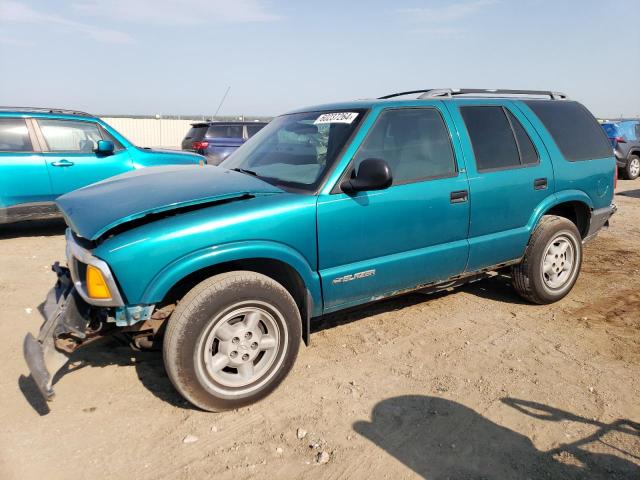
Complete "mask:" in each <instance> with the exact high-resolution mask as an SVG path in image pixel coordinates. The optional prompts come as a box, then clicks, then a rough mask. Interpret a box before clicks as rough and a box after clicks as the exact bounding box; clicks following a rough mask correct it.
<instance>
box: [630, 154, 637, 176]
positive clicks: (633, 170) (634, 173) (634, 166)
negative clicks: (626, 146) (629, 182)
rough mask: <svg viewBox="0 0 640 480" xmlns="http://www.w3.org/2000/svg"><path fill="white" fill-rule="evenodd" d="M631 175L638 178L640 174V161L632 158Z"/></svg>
mask: <svg viewBox="0 0 640 480" xmlns="http://www.w3.org/2000/svg"><path fill="white" fill-rule="evenodd" d="M629 173H631V176H633V177H636V176H638V175H639V174H640V159H637V158H632V159H631V162H630V163H629Z"/></svg>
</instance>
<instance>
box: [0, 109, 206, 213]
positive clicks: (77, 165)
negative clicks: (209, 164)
mask: <svg viewBox="0 0 640 480" xmlns="http://www.w3.org/2000/svg"><path fill="white" fill-rule="evenodd" d="M203 162H204V158H203V157H201V156H199V155H195V154H189V153H183V152H179V151H159V150H150V149H146V148H138V147H136V146H135V145H133V144H132V143H131V142H129V141H128V140H127V139H126V138H124V137H123V136H122V135H120V134H119V133H118V132H116V131H115V130H114V129H113V128H111V127H110V126H109V125H107V124H106V123H105V122H103V121H102V120H100V119H99V118H97V117H94V116H93V115H90V114H88V113H84V112H77V111H73V110H58V109H44V108H15V107H0V224H2V223H8V222H16V221H21V220H33V219H38V218H46V217H51V216H57V215H59V212H58V209H57V208H56V205H55V203H54V201H55V199H56V198H57V197H59V196H60V195H63V194H65V193H67V192H70V191H72V190H76V189H78V188H81V187H84V186H86V185H89V184H91V183H94V182H99V181H101V180H104V179H106V178H109V177H112V176H114V175H118V174H120V173H124V172H129V171H132V170H136V169H139V168H142V167H150V166H155V165H170V164H181V165H195V164H198V163H203Z"/></svg>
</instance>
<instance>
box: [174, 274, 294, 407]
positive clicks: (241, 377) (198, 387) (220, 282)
mask: <svg viewBox="0 0 640 480" xmlns="http://www.w3.org/2000/svg"><path fill="white" fill-rule="evenodd" d="M300 338H301V321H300V313H299V311H298V307H297V306H296V303H295V301H294V299H293V298H292V297H291V294H289V292H288V291H287V290H286V289H285V288H284V287H283V286H282V285H280V284H279V283H277V282H276V281H274V280H273V279H271V278H269V277H267V276H265V275H261V274H258V273H255V272H244V271H240V272H230V273H224V274H221V275H216V276H214V277H212V278H210V279H208V280H205V281H204V282H202V283H200V284H199V285H197V286H196V287H194V288H193V289H192V290H191V291H190V292H189V293H188V294H187V295H186V296H185V297H184V299H183V300H182V301H181V302H180V304H179V305H178V307H177V308H176V310H175V311H174V313H173V315H172V316H171V318H170V319H169V323H168V325H167V330H166V333H165V338H164V343H163V353H164V363H165V367H166V369H167V373H168V375H169V378H170V379H171V382H172V383H173V385H174V386H175V387H176V389H177V390H178V391H179V392H180V393H181V394H182V396H183V397H184V398H186V399H187V400H189V401H190V402H191V403H193V404H194V405H196V406H197V407H199V408H202V409H203V410H209V411H222V410H229V409H234V408H238V407H241V406H244V405H248V404H250V403H254V402H256V401H258V400H260V399H262V398H264V397H266V396H267V395H268V394H269V393H271V392H272V391H273V390H274V389H275V388H276V387H277V386H278V385H279V384H280V382H282V380H283V379H284V378H285V377H286V375H287V373H288V372H289V371H290V370H291V367H292V366H293V363H294V361H295V359H296V356H297V354H298V349H299V346H300Z"/></svg>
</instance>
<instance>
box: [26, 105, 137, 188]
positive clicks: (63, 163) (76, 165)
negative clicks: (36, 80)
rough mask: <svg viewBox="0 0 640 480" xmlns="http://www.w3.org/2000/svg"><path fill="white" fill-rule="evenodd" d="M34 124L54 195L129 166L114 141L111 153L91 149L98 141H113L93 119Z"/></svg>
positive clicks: (116, 172) (115, 173)
mask: <svg viewBox="0 0 640 480" xmlns="http://www.w3.org/2000/svg"><path fill="white" fill-rule="evenodd" d="M36 123H37V125H38V127H39V132H40V135H39V136H40V138H41V139H42V142H41V143H43V150H44V151H43V153H42V155H43V157H44V159H45V163H46V165H47V170H48V172H49V177H50V178H51V188H52V193H53V195H54V196H55V197H57V196H59V195H62V194H64V193H67V192H70V191H72V190H76V189H77V188H81V187H84V186H86V185H89V184H91V183H95V182H99V181H100V180H104V179H105V178H109V177H113V176H114V175H118V174H120V173H124V172H128V171H130V170H132V169H133V163H132V161H131V158H130V156H129V153H128V152H127V151H126V149H125V148H123V146H122V145H120V144H119V143H118V142H117V141H116V142H114V146H115V150H114V152H113V154H112V155H98V154H96V153H95V152H94V150H95V148H96V147H97V144H98V140H103V139H104V140H112V141H113V140H114V139H113V138H112V137H110V136H108V135H107V133H106V132H105V131H104V130H103V129H102V128H101V127H100V126H99V125H98V124H97V123H96V122H92V121H82V120H61V119H50V118H39V119H38V120H37V121H36Z"/></svg>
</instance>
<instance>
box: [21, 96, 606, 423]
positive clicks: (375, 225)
mask: <svg viewBox="0 0 640 480" xmlns="http://www.w3.org/2000/svg"><path fill="white" fill-rule="evenodd" d="M405 93H406V92H405ZM408 93H411V94H413V96H414V97H415V95H416V94H419V95H420V96H419V97H418V98H406V95H404V94H393V95H387V96H385V97H381V98H380V99H377V100H367V101H356V102H347V103H336V104H330V105H321V106H315V107H310V108H305V109H300V110H297V111H294V112H291V113H288V114H286V115H282V116H279V117H277V118H275V119H274V120H273V121H272V122H271V123H269V125H267V126H266V127H265V128H264V130H263V131H262V132H260V134H259V135H257V136H255V137H254V138H252V139H251V140H249V141H248V142H247V143H246V144H245V145H244V146H243V147H242V148H240V149H239V150H238V151H237V152H236V153H235V154H233V155H232V156H231V157H229V158H228V159H227V160H225V161H224V162H223V163H222V164H221V166H219V167H213V166H206V167H204V168H196V167H186V166H173V167H164V168H162V169H155V171H154V172H153V174H151V172H148V171H144V170H143V171H140V172H135V173H134V174H126V175H125V176H121V177H119V178H118V179H117V181H116V180H111V181H109V180H107V181H104V182H100V183H98V184H96V185H92V186H90V187H87V188H83V189H81V190H78V191H76V192H72V193H70V194H67V195H64V196H63V197H61V198H59V199H58V205H59V207H60V209H61V210H62V211H63V213H64V216H65V219H66V221H67V224H68V225H69V230H68V231H67V262H68V266H69V268H68V269H67V268H62V267H60V266H56V267H55V270H56V272H57V275H58V281H57V283H56V286H55V287H54V289H53V290H52V291H51V293H50V294H49V296H48V297H47V300H46V303H45V305H44V311H45V312H48V313H47V319H46V321H45V323H44V325H43V327H42V328H41V330H40V333H39V335H38V338H37V339H36V338H35V337H34V336H33V335H31V334H28V335H27V336H26V338H25V341H24V355H25V358H26V361H27V364H28V365H29V369H30V371H31V374H32V376H33V378H34V380H35V381H36V384H37V385H38V387H39V389H40V391H41V392H42V394H43V395H44V396H45V397H46V398H51V396H52V395H53V388H52V379H53V375H54V374H55V373H56V371H57V370H58V369H59V368H60V367H61V366H62V365H64V363H65V361H66V355H68V354H69V352H71V351H73V350H75V349H77V348H78V347H80V346H82V345H83V344H84V343H86V340H87V339H91V340H93V339H95V337H96V336H100V335H107V334H109V332H111V333H114V332H117V333H118V334H119V335H126V336H128V337H129V340H130V341H131V343H133V344H135V345H138V346H150V345H153V344H154V343H156V344H158V345H159V344H161V345H162V348H163V356H164V363H165V366H166V370H167V373H168V376H169V378H170V379H171V381H172V382H173V385H174V386H175V387H176V389H177V390H178V392H180V393H181V394H182V396H183V397H184V398H186V399H187V400H189V401H190V402H191V403H193V404H194V405H196V406H198V407H200V408H202V409H204V410H211V411H220V410H228V409H234V408H238V407H240V406H243V405H247V404H250V403H253V402H256V401H257V400H259V399H261V398H264V397H265V396H266V395H268V394H269V393H270V392H272V391H273V390H274V389H275V388H276V387H277V386H278V385H279V384H280V382H282V380H283V379H284V378H285V376H286V375H287V373H288V372H289V371H290V369H291V367H292V365H293V364H294V361H295V359H296V356H297V354H298V348H299V345H300V342H301V340H305V341H307V342H308V340H309V335H310V331H311V327H312V324H313V323H314V322H317V321H318V320H319V319H320V317H322V316H323V315H325V314H329V313H333V312H337V311H341V310H344V309H347V308H350V307H353V306H356V305H361V304H365V303H368V302H373V301H376V300H380V299H384V298H388V297H392V296H394V295H399V294H402V293H406V292H409V291H412V290H418V289H419V290H422V291H438V290H444V289H447V288H450V287H454V286H458V285H461V284H463V283H466V282H469V281H474V280H479V279H481V278H483V277H484V276H485V275H487V274H490V272H495V271H501V272H504V274H506V275H511V277H512V284H513V286H514V287H515V289H516V291H517V292H518V293H519V294H520V295H521V296H522V297H523V298H525V299H526V300H527V301H529V302H532V303H536V304H548V303H552V302H556V301H558V300H560V299H562V298H563V297H565V295H567V294H568V293H569V292H570V291H571V289H572V288H573V285H574V284H575V282H576V279H577V278H578V275H579V273H580V267H581V264H582V253H583V250H582V245H583V242H585V241H587V240H589V239H591V238H593V237H594V236H595V235H596V234H597V233H598V232H599V231H600V229H601V228H603V227H604V226H606V225H607V224H608V221H609V218H610V216H611V215H612V214H613V213H614V212H615V210H616V208H615V205H614V204H613V203H612V200H613V192H614V188H615V175H614V173H615V169H616V164H615V160H614V158H613V152H612V150H611V146H610V144H609V142H608V141H607V137H606V136H605V134H604V132H603V131H602V129H601V128H600V126H599V125H598V123H597V122H596V120H595V118H593V116H592V115H591V113H589V111H588V110H587V109H586V108H585V107H584V106H582V105H581V104H580V103H578V102H574V101H570V100H568V99H567V98H566V96H565V95H562V94H559V93H554V92H531V91H514V90H507V91H496V90H477V89H474V90H453V89H447V90H421V91H418V92H408ZM150 185H153V188H152V189H151V191H152V192H153V194H152V195H150V194H149V192H150V188H149V186H150ZM123 196H124V197H126V198H127V202H119V201H118V199H119V198H121V197H123ZM401 350H402V349H400V350H399V352H398V355H399V357H398V358H401V356H402V354H403V353H402V351H401ZM75 395H78V393H75Z"/></svg>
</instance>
